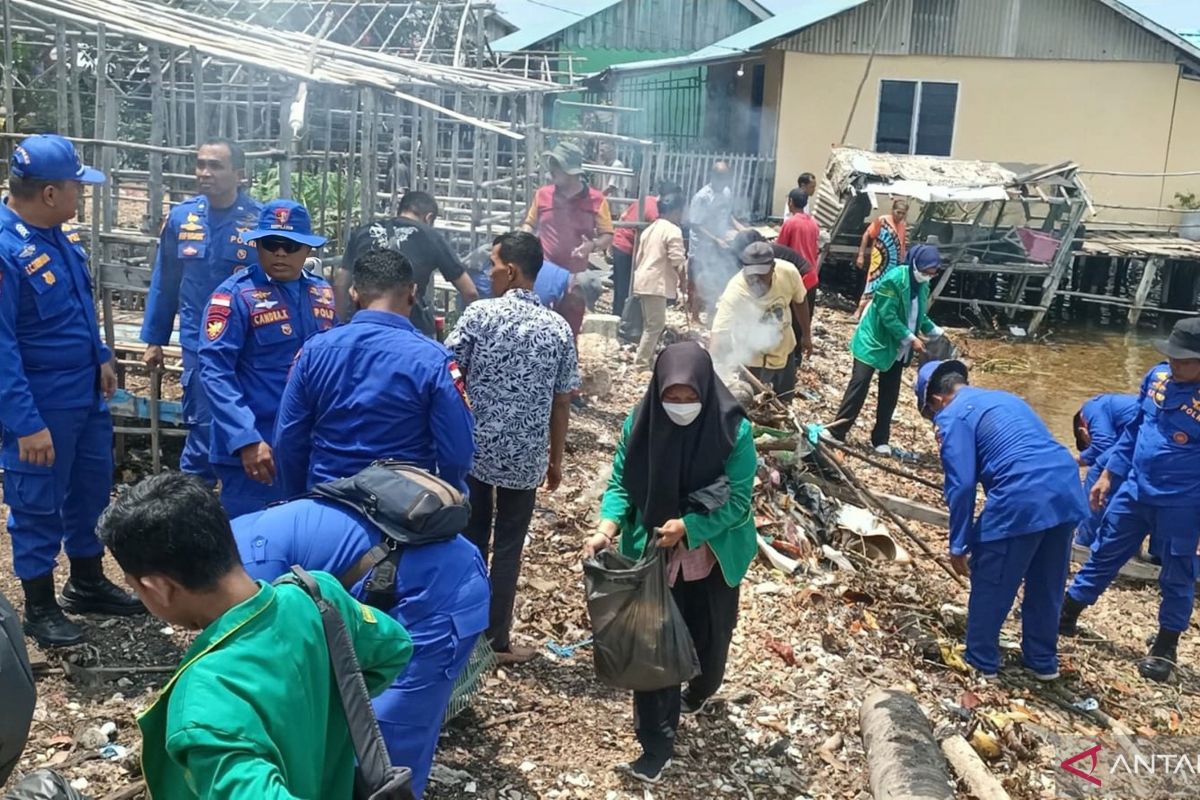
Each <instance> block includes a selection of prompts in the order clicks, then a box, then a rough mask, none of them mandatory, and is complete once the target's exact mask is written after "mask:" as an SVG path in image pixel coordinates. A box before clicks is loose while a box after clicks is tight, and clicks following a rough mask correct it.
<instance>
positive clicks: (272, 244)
mask: <svg viewBox="0 0 1200 800" xmlns="http://www.w3.org/2000/svg"><path fill="white" fill-rule="evenodd" d="M258 246H259V247H261V248H262V249H264V250H266V251H267V252H269V253H274V252H275V251H276V250H282V251H283V252H285V253H287V254H288V255H289V256H290V255H291V254H292V253H296V252H299V251H300V248H301V247H304V245H302V244H300V243H299V242H296V241H292V240H291V239H285V238H284V237H282V236H264V237H263V238H261V239H259V240H258Z"/></svg>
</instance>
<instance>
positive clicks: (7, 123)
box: [4, 0, 17, 133]
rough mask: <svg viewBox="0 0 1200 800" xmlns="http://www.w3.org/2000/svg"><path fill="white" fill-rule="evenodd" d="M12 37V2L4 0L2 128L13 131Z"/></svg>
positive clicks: (14, 121) (15, 112) (14, 123)
mask: <svg viewBox="0 0 1200 800" xmlns="http://www.w3.org/2000/svg"><path fill="white" fill-rule="evenodd" d="M13 69H15V64H14V63H13V38H12V3H11V2H10V0H4V109H5V113H4V130H6V131H8V132H9V133H15V132H16V130H17V122H16V117H17V109H16V107H15V106H14V102H15V101H14V99H13Z"/></svg>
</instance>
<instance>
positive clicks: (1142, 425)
mask: <svg viewBox="0 0 1200 800" xmlns="http://www.w3.org/2000/svg"><path fill="white" fill-rule="evenodd" d="M1156 346H1157V347H1158V350H1159V352H1161V353H1162V354H1163V355H1165V356H1166V357H1167V360H1166V361H1164V362H1163V363H1161V364H1157V365H1156V366H1154V367H1153V368H1151V370H1150V372H1148V373H1147V374H1146V377H1145V379H1143V380H1142V387H1141V392H1140V393H1139V394H1138V404H1139V408H1138V416H1137V417H1136V418H1135V419H1134V421H1133V422H1131V423H1130V424H1129V426H1128V427H1127V428H1126V429H1125V432H1124V433H1123V434H1122V435H1121V438H1120V440H1119V441H1118V442H1117V444H1116V445H1115V447H1114V448H1113V451H1112V452H1111V454H1110V455H1109V457H1108V466H1107V467H1106V468H1105V470H1104V472H1102V473H1101V475H1100V477H1099V478H1098V479H1097V480H1096V485H1095V486H1093V487H1092V492H1091V497H1090V500H1091V502H1092V507H1093V508H1097V509H1098V508H1101V507H1103V506H1104V505H1105V504H1106V503H1107V506H1108V508H1107V510H1106V511H1105V513H1104V519H1103V521H1102V522H1101V524H1100V531H1099V533H1098V534H1097V539H1098V541H1097V543H1096V546H1095V547H1094V548H1093V549H1092V555H1091V558H1089V559H1088V562H1087V563H1086V564H1084V565H1083V568H1082V569H1080V570H1079V572H1078V573H1077V574H1076V575H1075V580H1074V581H1072V583H1071V587H1070V588H1069V589H1068V590H1067V597H1066V600H1065V602H1064V603H1063V610H1062V621H1061V623H1060V630H1061V632H1062V633H1063V634H1064V635H1074V634H1075V633H1076V632H1077V630H1078V627H1077V623H1078V620H1079V615H1080V614H1081V613H1082V612H1083V609H1085V608H1087V607H1088V606H1090V605H1091V604H1092V603H1095V602H1096V600H1097V599H1099V597H1100V595H1101V594H1103V592H1104V590H1105V589H1107V588H1108V585H1109V584H1110V583H1112V581H1113V578H1115V577H1116V576H1117V572H1118V571H1119V570H1120V569H1121V566H1122V565H1123V564H1124V563H1125V562H1126V561H1128V560H1129V559H1130V558H1131V557H1132V556H1133V555H1135V554H1136V553H1137V552H1138V550H1139V549H1140V548H1141V546H1142V540H1143V539H1145V537H1146V533H1147V532H1149V533H1150V543H1151V552H1152V554H1153V555H1156V556H1158V558H1159V559H1160V560H1161V563H1162V566H1161V569H1160V571H1159V576H1158V585H1159V589H1160V591H1161V592H1162V602H1161V604H1160V605H1159V608H1158V634H1157V635H1156V636H1155V637H1154V643H1153V644H1152V645H1151V647H1150V652H1149V654H1148V655H1147V656H1146V657H1145V658H1143V659H1141V660H1140V661H1138V672H1140V673H1141V674H1142V676H1143V677H1145V678H1149V679H1150V680H1154V681H1159V682H1162V681H1166V680H1167V679H1169V678H1170V677H1171V672H1172V671H1173V669H1174V666H1175V660H1176V657H1177V650H1178V644H1179V634H1180V633H1182V632H1183V631H1185V630H1187V627H1188V624H1189V622H1190V621H1191V616H1192V604H1193V602H1194V600H1195V594H1196V576H1197V569H1198V567H1200V557H1198V556H1197V555H1196V550H1197V546H1198V544H1200V318H1196V317H1193V318H1191V319H1185V320H1180V321H1179V322H1177V323H1176V324H1175V327H1174V329H1173V330H1172V331H1171V336H1170V338H1168V339H1167V340H1165V341H1160V342H1158V343H1157V345H1156ZM1122 474H1123V475H1126V479H1125V482H1124V483H1122V484H1121V487H1120V489H1119V490H1117V491H1116V492H1114V491H1113V482H1114V476H1115V475H1122ZM1110 497H1111V498H1112V499H1111V500H1110V499H1109V498H1110Z"/></svg>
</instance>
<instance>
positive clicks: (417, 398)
mask: <svg viewBox="0 0 1200 800" xmlns="http://www.w3.org/2000/svg"><path fill="white" fill-rule="evenodd" d="M353 272H354V285H353V286H352V287H351V288H350V297H351V299H352V302H353V303H354V305H355V306H356V307H357V308H358V309H359V310H358V312H357V313H356V314H355V315H354V317H353V318H352V319H351V321H350V324H348V325H345V326H343V327H341V328H339V329H337V330H334V331H330V332H329V333H327V334H325V335H322V336H318V337H316V338H314V339H312V340H311V341H309V342H308V343H307V344H305V346H304V349H303V350H302V351H301V353H300V357H299V359H297V361H296V365H295V366H294V367H293V368H292V372H291V376H290V377H289V378H288V382H287V388H286V389H285V390H284V393H283V401H282V403H281V404H280V409H279V418H278V421H277V422H276V427H275V455H276V457H275V463H276V465H277V470H278V473H279V482H280V483H281V484H282V491H283V496H284V497H294V496H296V495H298V494H301V493H303V492H304V491H305V490H307V489H309V488H311V487H312V486H313V485H314V484H317V483H323V482H325V481H329V480H335V479H337V478H345V477H349V476H350V475H354V474H355V473H357V472H358V471H359V470H361V469H363V468H364V467H367V466H368V465H370V464H371V462H372V461H375V460H377V459H381V458H388V459H394V460H397V461H404V462H406V463H409V464H413V465H416V466H418V467H420V468H421V469H424V470H426V471H428V472H432V473H435V474H437V475H438V476H439V477H441V478H442V480H444V481H447V482H448V483H452V484H454V485H455V486H457V487H458V488H459V489H461V490H462V491H463V492H464V493H465V492H466V491H467V472H468V471H469V470H470V468H471V459H472V457H473V456H474V454H475V439H474V430H475V422H474V418H473V417H472V415H471V411H470V409H469V408H468V407H467V403H466V399H465V397H464V394H463V383H462V376H461V375H460V374H459V372H458V367H457V366H455V364H454V359H453V356H452V355H451V354H450V351H449V350H447V349H446V348H445V347H443V346H442V345H441V344H439V343H438V342H436V341H434V340H432V339H430V338H428V337H426V336H423V335H422V333H421V331H419V330H418V329H417V328H416V327H415V326H414V325H413V323H412V322H410V321H409V313H410V312H411V311H412V310H413V308H414V307H415V306H416V282H415V276H414V275H413V269H412V266H411V265H410V264H409V261H408V259H407V258H405V257H404V256H403V255H402V254H400V253H398V252H396V251H395V250H385V249H372V250H368V251H367V252H365V253H363V254H362V255H360V256H359V257H358V259H357V261H356V263H355V264H354V265H353Z"/></svg>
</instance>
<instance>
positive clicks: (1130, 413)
mask: <svg viewBox="0 0 1200 800" xmlns="http://www.w3.org/2000/svg"><path fill="white" fill-rule="evenodd" d="M1137 412H1138V399H1137V397H1135V396H1134V395H1129V394H1098V395H1096V396H1095V397H1093V398H1092V399H1091V400H1088V401H1087V402H1086V403H1084V404H1083V407H1082V408H1081V409H1080V410H1079V414H1080V417H1081V418H1082V421H1083V424H1084V426H1085V427H1086V428H1087V431H1088V435H1089V437H1090V438H1091V442H1090V443H1089V444H1088V446H1087V447H1085V448H1084V449H1083V450H1082V451H1081V452H1080V453H1079V460H1080V461H1082V462H1083V464H1084V466H1086V467H1087V468H1088V471H1087V475H1086V476H1085V477H1084V480H1083V494H1084V496H1085V497H1086V496H1087V495H1088V494H1090V493H1091V491H1092V487H1093V486H1095V485H1096V481H1097V480H1098V479H1099V478H1100V473H1102V472H1103V471H1104V470H1105V469H1106V468H1107V467H1108V454H1109V451H1111V450H1112V448H1113V445H1115V444H1116V443H1117V441H1118V440H1119V439H1120V438H1121V434H1122V433H1124V432H1125V428H1126V427H1128V425H1129V423H1130V422H1133V419H1134V417H1136V416H1137ZM1124 480H1125V476H1124V475H1123V474H1122V475H1117V474H1116V473H1112V489H1111V492H1112V493H1115V492H1116V491H1117V490H1118V489H1119V488H1120V484H1121V483H1122V482H1123V481H1124ZM1103 517H1104V511H1103V509H1101V510H1100V511H1095V512H1093V513H1092V514H1091V516H1089V517H1088V518H1087V519H1086V520H1084V521H1083V522H1081V523H1080V524H1079V528H1078V530H1076V531H1075V541H1076V543H1077V544H1080V545H1082V546H1084V547H1094V546H1095V543H1096V532H1097V531H1098V530H1099V529H1100V520H1101V519H1102V518H1103Z"/></svg>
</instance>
